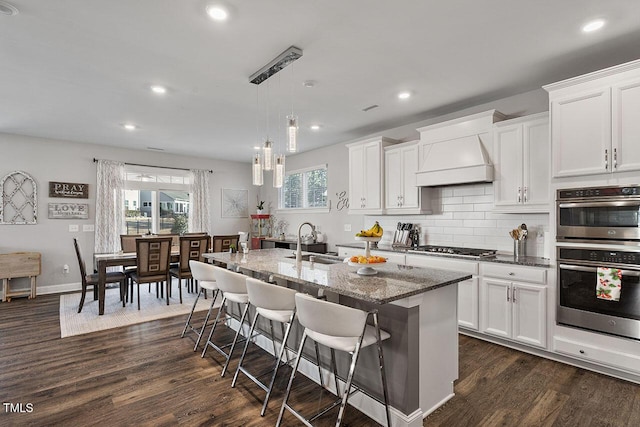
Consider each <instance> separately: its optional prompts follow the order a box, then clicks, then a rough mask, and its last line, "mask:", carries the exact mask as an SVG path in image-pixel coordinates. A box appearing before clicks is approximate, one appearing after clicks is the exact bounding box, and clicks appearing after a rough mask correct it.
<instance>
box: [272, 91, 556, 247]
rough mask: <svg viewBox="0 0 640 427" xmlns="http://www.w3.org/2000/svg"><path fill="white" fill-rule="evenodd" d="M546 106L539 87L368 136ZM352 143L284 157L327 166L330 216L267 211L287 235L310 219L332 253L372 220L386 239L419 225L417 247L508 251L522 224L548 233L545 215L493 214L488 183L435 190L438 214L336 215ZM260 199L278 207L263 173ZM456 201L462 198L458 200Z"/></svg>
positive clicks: (398, 135)
mask: <svg viewBox="0 0 640 427" xmlns="http://www.w3.org/2000/svg"><path fill="white" fill-rule="evenodd" d="M548 102H549V100H548V96H547V93H546V92H545V91H544V90H542V89H538V90H534V91H530V92H526V93H523V94H519V95H515V96H511V97H508V98H504V99H500V100H496V101H494V102H490V103H486V104H482V105H478V106H474V107H469V108H466V109H464V110H461V111H458V112H456V113H452V114H447V115H445V116H440V117H431V118H428V119H424V120H421V121H419V122H414V123H410V124H407V125H404V126H401V127H397V128H393V129H388V130H383V131H380V132H377V133H375V134H372V135H370V136H378V135H381V136H386V137H390V138H393V139H397V140H399V141H410V140H415V139H418V138H419V136H420V135H419V133H418V132H417V131H416V129H417V128H419V127H423V126H428V125H431V124H434V123H439V122H443V121H446V120H451V119H454V118H458V117H463V116H466V115H470V114H475V113H479V112H482V111H486V110H490V109H496V110H498V111H500V112H501V113H503V114H505V115H507V116H508V117H509V118H513V117H520V116H526V115H529V114H535V113H539V112H542V111H547V110H548ZM360 139H366V138H360ZM355 141H357V140H350V141H336V143H335V144H334V145H330V146H328V147H324V148H319V149H316V150H312V151H308V152H304V153H301V154H297V155H293V156H289V157H287V161H286V168H287V170H296V169H302V168H306V167H310V166H315V165H319V164H324V163H326V164H327V165H328V179H329V182H328V195H329V200H330V205H331V210H330V212H329V213H309V214H299V213H296V214H293V213H286V212H283V211H279V212H277V211H273V210H272V212H270V213H271V214H275V216H276V218H277V219H285V220H286V221H288V222H289V224H290V225H289V228H288V229H287V234H288V235H291V236H293V235H294V234H295V233H296V232H297V229H298V225H299V224H301V223H302V222H304V221H309V222H311V223H313V224H315V225H317V226H318V227H319V230H320V231H321V232H322V233H324V234H325V235H326V237H327V243H328V248H329V250H332V251H335V250H336V246H335V245H336V244H339V243H350V242H353V236H354V234H355V233H356V232H357V231H359V230H360V229H361V228H369V227H370V226H371V225H372V224H373V222H374V221H376V220H378V221H379V222H380V223H381V224H382V225H383V227H384V228H385V229H386V230H387V231H388V232H389V233H391V237H386V236H385V237H386V238H392V237H393V234H392V233H393V230H394V229H395V228H396V223H397V222H410V223H415V224H420V225H421V227H422V230H423V239H422V240H421V243H423V244H446V245H454V244H455V245H457V246H463V245H464V246H468V247H469V246H474V247H481V248H488V249H498V250H501V251H512V250H513V242H512V240H511V238H510V237H509V235H508V234H507V233H508V230H511V229H513V228H515V227H517V226H518V225H520V224H521V223H523V222H524V223H526V224H527V226H531V227H533V229H532V231H533V230H547V231H548V230H549V224H548V222H549V217H548V215H540V214H538V215H531V214H527V215H514V214H494V213H492V212H491V210H492V207H493V187H492V185H491V184H474V185H469V186H455V187H442V188H438V189H436V191H435V194H436V197H435V199H434V205H433V206H432V207H433V208H434V210H435V211H436V212H440V213H439V214H437V215H407V216H393V217H390V216H378V217H366V216H363V215H348V214H347V210H346V209H344V210H341V211H338V210H337V209H336V204H337V201H338V197H337V193H339V192H340V191H347V190H348V187H349V177H348V150H347V148H346V146H345V144H347V143H350V142H355ZM299 144H300V145H301V146H302V147H304V140H300V141H299ZM467 193H468V194H467ZM260 197H261V198H262V199H264V200H267V201H269V202H271V205H272V206H273V208H274V209H275V207H276V206H277V205H278V203H277V202H278V192H277V190H276V189H274V188H273V187H272V186H271V173H270V172H266V173H265V184H264V185H263V186H262V187H261V188H260ZM459 198H462V199H461V200H462V201H460V199H459ZM478 200H480V201H478ZM461 205H466V206H461ZM455 209H459V211H457V212H456V211H455ZM468 209H473V212H474V213H473V214H469V213H468V212H467V213H465V211H466V210H468ZM465 217H466V218H465ZM345 224H350V225H351V228H352V231H349V232H347V231H344V225H345ZM542 250H543V247H542V243H536V242H534V241H533V239H532V241H530V242H529V243H528V245H527V251H528V254H529V255H534V256H535V255H538V256H541V255H542Z"/></svg>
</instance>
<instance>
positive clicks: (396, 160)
mask: <svg viewBox="0 0 640 427" xmlns="http://www.w3.org/2000/svg"><path fill="white" fill-rule="evenodd" d="M384 159H385V162H384V163H385V168H384V170H385V180H384V182H385V207H386V208H387V209H397V208H399V207H400V196H402V188H403V186H402V173H401V171H402V153H401V150H398V149H395V150H386V151H385V153H384ZM416 162H417V159H416ZM414 179H415V178H414Z"/></svg>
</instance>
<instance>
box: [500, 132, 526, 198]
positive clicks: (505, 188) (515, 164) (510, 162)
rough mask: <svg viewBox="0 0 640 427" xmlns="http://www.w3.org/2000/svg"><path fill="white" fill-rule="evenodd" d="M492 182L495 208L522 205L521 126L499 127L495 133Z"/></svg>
mask: <svg viewBox="0 0 640 427" xmlns="http://www.w3.org/2000/svg"><path fill="white" fill-rule="evenodd" d="M494 137H495V143H494V159H495V163H494V167H495V180H494V181H493V191H494V200H495V206H496V208H498V209H500V208H505V207H509V206H512V207H513V206H516V207H517V206H519V205H520V204H521V203H522V195H523V193H522V191H523V183H522V124H516V125H513V126H506V127H499V128H497V129H496V131H495V135H494Z"/></svg>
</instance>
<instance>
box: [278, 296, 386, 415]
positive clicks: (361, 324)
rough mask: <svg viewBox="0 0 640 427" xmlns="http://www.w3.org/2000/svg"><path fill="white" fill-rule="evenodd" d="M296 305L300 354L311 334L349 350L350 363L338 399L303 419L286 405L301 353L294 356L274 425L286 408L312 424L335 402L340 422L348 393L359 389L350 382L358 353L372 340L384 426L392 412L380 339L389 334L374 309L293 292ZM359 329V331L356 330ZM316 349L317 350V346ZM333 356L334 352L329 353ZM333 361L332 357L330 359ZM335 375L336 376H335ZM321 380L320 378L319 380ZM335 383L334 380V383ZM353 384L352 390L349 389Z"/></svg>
mask: <svg viewBox="0 0 640 427" xmlns="http://www.w3.org/2000/svg"><path fill="white" fill-rule="evenodd" d="M296 307H297V310H298V316H299V321H300V324H301V325H302V326H304V328H305V329H304V332H303V335H302V340H301V342H300V347H299V350H298V354H302V350H303V348H304V344H305V342H306V340H307V338H311V339H312V340H313V341H314V342H316V343H318V342H319V343H320V344H323V345H324V346H327V347H329V348H331V349H336V350H340V351H344V352H347V353H350V354H351V363H350V366H349V372H348V374H347V378H346V382H345V386H344V390H342V395H340V394H341V393H340V388H339V387H337V388H336V393H337V395H338V399H336V400H335V401H334V402H332V403H331V404H329V405H328V406H326V407H325V408H324V409H322V410H320V411H319V412H318V413H317V414H315V415H314V416H312V417H310V418H309V419H306V418H305V417H303V416H302V415H301V414H300V413H298V412H297V411H296V410H295V409H294V408H292V407H291V405H289V403H288V401H289V396H290V394H291V389H292V386H293V380H294V378H295V375H296V373H297V370H298V366H299V364H300V357H298V358H297V359H296V363H295V366H294V367H293V371H292V372H291V376H290V378H289V384H288V385H287V390H286V392H285V396H284V400H283V402H282V406H281V408H280V413H279V415H278V420H277V422H276V426H279V425H280V424H281V423H282V417H283V416H284V412H285V410H288V411H289V412H291V413H292V414H293V415H294V416H295V417H296V418H297V419H298V420H300V421H301V422H302V423H304V424H305V425H307V426H312V424H311V423H312V422H313V421H314V420H315V419H317V418H318V417H320V416H322V415H324V414H326V413H327V412H328V411H330V410H331V409H333V408H335V407H336V406H338V405H339V406H340V407H339V410H338V417H337V420H336V424H335V425H336V427H338V426H340V425H341V424H342V421H343V419H344V414H345V409H346V406H347V402H348V399H349V396H351V394H353V393H355V392H356V391H358V388H357V387H356V386H354V384H353V377H354V373H355V369H356V365H357V362H358V357H359V355H360V351H361V350H362V348H364V347H367V346H369V345H373V344H375V345H376V346H377V347H378V361H379V366H380V378H381V381H382V388H383V397H384V402H381V403H383V404H384V406H385V411H386V419H387V426H391V413H390V411H389V394H388V391H387V378H386V375H385V371H384V356H383V352H382V341H383V340H385V339H387V338H389V337H390V335H389V334H388V333H387V332H385V331H381V330H380V326H379V323H378V315H377V311H375V310H374V311H372V312H368V313H367V312H363V311H361V310H357V309H354V308H350V307H345V306H340V305H338V304H334V303H330V302H326V301H321V300H318V299H315V298H313V297H311V296H309V295H303V294H298V295H296ZM369 315H372V317H373V323H374V325H373V326H369V325H367V323H366V321H367V318H368V317H369ZM358 330H360V331H358ZM316 353H317V350H316ZM332 359H333V354H332ZM332 364H333V360H332ZM336 377H337V376H336ZM321 382H322V380H321ZM336 385H337V383H336ZM352 387H353V390H352Z"/></svg>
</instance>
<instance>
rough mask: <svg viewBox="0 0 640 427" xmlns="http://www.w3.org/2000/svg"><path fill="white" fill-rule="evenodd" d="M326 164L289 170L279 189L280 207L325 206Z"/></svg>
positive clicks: (305, 207) (320, 207) (312, 207)
mask: <svg viewBox="0 0 640 427" xmlns="http://www.w3.org/2000/svg"><path fill="white" fill-rule="evenodd" d="M327 204H328V201H327V166H326V165H322V166H314V167H311V168H307V169H301V170H296V171H289V172H287V173H286V175H285V179H284V185H283V186H282V189H281V190H280V203H279V207H280V209H322V210H325V209H326V208H327Z"/></svg>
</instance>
